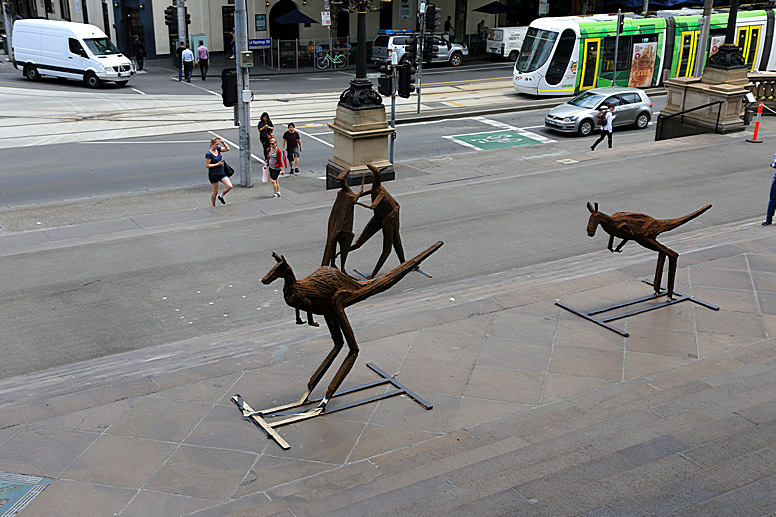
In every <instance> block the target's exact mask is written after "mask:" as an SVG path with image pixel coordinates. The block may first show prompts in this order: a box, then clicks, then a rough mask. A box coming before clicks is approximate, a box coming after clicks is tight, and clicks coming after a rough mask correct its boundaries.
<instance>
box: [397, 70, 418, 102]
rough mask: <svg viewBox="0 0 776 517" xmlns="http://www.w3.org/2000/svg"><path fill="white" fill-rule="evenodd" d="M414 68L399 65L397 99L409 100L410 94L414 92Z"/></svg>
mask: <svg viewBox="0 0 776 517" xmlns="http://www.w3.org/2000/svg"><path fill="white" fill-rule="evenodd" d="M414 82H415V68H413V66H412V65H410V64H409V63H404V64H403V65H399V88H398V90H399V92H398V93H399V97H404V98H405V99H407V98H409V96H410V94H411V93H412V92H414V91H415V85H414V84H412V83H414Z"/></svg>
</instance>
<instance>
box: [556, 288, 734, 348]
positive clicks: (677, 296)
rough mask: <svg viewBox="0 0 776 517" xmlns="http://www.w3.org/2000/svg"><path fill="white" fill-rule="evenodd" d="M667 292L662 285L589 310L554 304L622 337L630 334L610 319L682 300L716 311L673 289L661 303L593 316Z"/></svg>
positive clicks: (625, 316)
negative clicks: (647, 294)
mask: <svg viewBox="0 0 776 517" xmlns="http://www.w3.org/2000/svg"><path fill="white" fill-rule="evenodd" d="M644 283H645V284H647V285H651V286H653V285H654V284H653V283H652V282H648V281H646V280H645V281H644ZM667 294H668V290H667V289H665V288H664V287H662V286H661V287H660V290H659V292H657V293H654V294H651V295H649V296H642V297H641V298H636V299H635V300H629V301H627V302H621V303H615V304H614V305H607V306H606V307H601V308H600V309H593V310H591V311H580V310H578V309H575V308H574V307H571V306H569V305H566V304H563V303H561V302H555V305H557V306H558V307H560V308H562V309H566V310H567V311H569V312H573V313H574V314H576V315H577V316H579V317H580V318H584V319H586V320H588V321H592V322H593V323H595V324H596V325H600V326H602V327H604V328H606V329H609V330H611V331H612V332H615V333H617V334H619V335H621V336H623V337H630V334H629V333H627V332H625V331H624V330H621V329H618V328H617V327H615V326H613V325H609V322H610V321H615V320H619V319H623V318H628V317H630V316H636V315H637V314H642V313H644V312H649V311H654V310H656V309H662V308H663V307H668V306H669V305H674V304H676V303H680V302H684V301H688V300H689V301H691V302H693V303H697V304H699V305H703V306H704V307H706V308H708V309H711V310H713V311H718V310H719V307H717V306H716V305H712V304H710V303H708V302H704V301H702V300H698V299H697V298H693V297H692V296H688V295H686V294H682V293H680V292H677V291H674V298H673V299H670V298H669V299H668V300H666V301H664V302H662V303H657V304H654V305H650V306H648V307H642V308H640V309H634V310H631V311H627V312H622V313H619V314H615V315H612V316H606V317H603V318H594V317H593V316H595V315H596V314H602V313H605V312H610V311H614V310H617V309H622V308H623V307H629V306H631V305H636V304H639V303H642V302H646V301H650V300H655V299H657V298H660V297H661V296H666V295H667Z"/></svg>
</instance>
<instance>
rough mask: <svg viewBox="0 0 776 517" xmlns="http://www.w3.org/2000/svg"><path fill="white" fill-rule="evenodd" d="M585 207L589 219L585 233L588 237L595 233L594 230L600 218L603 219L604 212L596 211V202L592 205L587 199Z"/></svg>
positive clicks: (599, 222)
mask: <svg viewBox="0 0 776 517" xmlns="http://www.w3.org/2000/svg"><path fill="white" fill-rule="evenodd" d="M587 209H588V210H589V211H590V219H588V221H587V235H588V237H592V236H594V235H595V231H596V229H597V228H598V225H599V224H601V219H603V216H604V215H605V214H603V213H601V212H599V211H598V203H596V204H595V206H593V205H591V204H590V202H589V201H588V203H587Z"/></svg>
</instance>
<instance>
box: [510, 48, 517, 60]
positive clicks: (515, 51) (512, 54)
mask: <svg viewBox="0 0 776 517" xmlns="http://www.w3.org/2000/svg"><path fill="white" fill-rule="evenodd" d="M509 60H510V61H517V50H513V51H512V52H510V53H509Z"/></svg>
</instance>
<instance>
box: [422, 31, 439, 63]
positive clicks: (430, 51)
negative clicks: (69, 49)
mask: <svg viewBox="0 0 776 517" xmlns="http://www.w3.org/2000/svg"><path fill="white" fill-rule="evenodd" d="M437 54H439V45H434V37H433V36H426V41H425V42H424V44H423V61H425V62H426V63H430V62H431V61H433V60H434V58H435V57H436V56H437Z"/></svg>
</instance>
